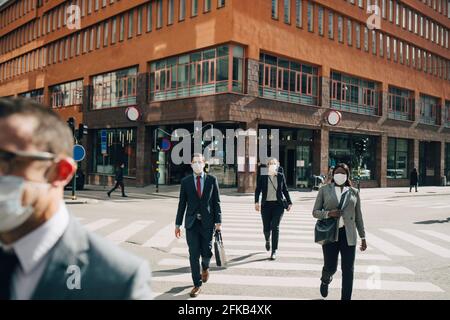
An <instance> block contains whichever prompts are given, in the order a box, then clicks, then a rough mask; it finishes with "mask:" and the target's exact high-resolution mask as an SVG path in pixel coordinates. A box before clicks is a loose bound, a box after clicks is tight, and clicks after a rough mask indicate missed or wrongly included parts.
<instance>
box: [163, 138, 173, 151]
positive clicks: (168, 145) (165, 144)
mask: <svg viewBox="0 0 450 320" xmlns="http://www.w3.org/2000/svg"><path fill="white" fill-rule="evenodd" d="M170 148H172V143H171V142H170V140H169V139H167V138H164V139H162V141H161V150H162V151H164V152H166V151H169V150H170Z"/></svg>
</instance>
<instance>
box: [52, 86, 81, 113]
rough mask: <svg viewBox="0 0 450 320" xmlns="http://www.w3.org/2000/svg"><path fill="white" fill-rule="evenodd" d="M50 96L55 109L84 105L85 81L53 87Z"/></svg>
mask: <svg viewBox="0 0 450 320" xmlns="http://www.w3.org/2000/svg"><path fill="white" fill-rule="evenodd" d="M50 96H51V105H52V107H53V108H60V107H68V106H74V105H80V104H82V103H83V80H76V81H72V82H66V83H62V84H58V85H56V86H51V87H50Z"/></svg>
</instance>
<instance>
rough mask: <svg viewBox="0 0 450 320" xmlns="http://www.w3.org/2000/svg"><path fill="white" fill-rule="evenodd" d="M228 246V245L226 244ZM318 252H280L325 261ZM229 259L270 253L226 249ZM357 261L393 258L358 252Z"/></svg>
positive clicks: (173, 251)
mask: <svg viewBox="0 0 450 320" xmlns="http://www.w3.org/2000/svg"><path fill="white" fill-rule="evenodd" d="M225 246H226V244H225ZM317 247H318V248H317V249H318V250H317V251H284V250H282V251H279V253H278V256H279V257H280V258H306V259H320V260H323V253H322V251H321V249H319V246H317ZM225 252H226V254H227V257H247V256H253V257H268V254H269V253H268V252H266V251H263V250H248V249H229V248H226V249H225ZM170 253H171V254H186V255H187V254H188V249H187V248H186V247H175V248H172V249H171V250H170ZM356 255H357V257H356V259H357V260H376V261H390V260H391V258H389V257H388V256H385V255H382V254H370V253H365V252H364V253H360V251H357V254H356Z"/></svg>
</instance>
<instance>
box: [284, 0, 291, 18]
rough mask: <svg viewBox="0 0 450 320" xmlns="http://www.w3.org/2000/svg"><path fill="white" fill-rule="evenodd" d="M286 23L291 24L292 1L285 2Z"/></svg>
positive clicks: (285, 0) (286, 0)
mask: <svg viewBox="0 0 450 320" xmlns="http://www.w3.org/2000/svg"><path fill="white" fill-rule="evenodd" d="M284 23H287V24H290V23H291V0H284Z"/></svg>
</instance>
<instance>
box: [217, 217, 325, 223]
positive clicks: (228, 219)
mask: <svg viewBox="0 0 450 320" xmlns="http://www.w3.org/2000/svg"><path fill="white" fill-rule="evenodd" d="M222 220H223V221H229V222H244V221H245V222H256V221H257V222H262V219H261V217H255V218H251V217H239V218H238V217H227V216H223V217H222ZM281 222H289V223H297V224H300V223H303V224H310V223H316V221H314V220H313V219H292V218H291V219H288V218H285V217H283V218H282V219H281Z"/></svg>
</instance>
